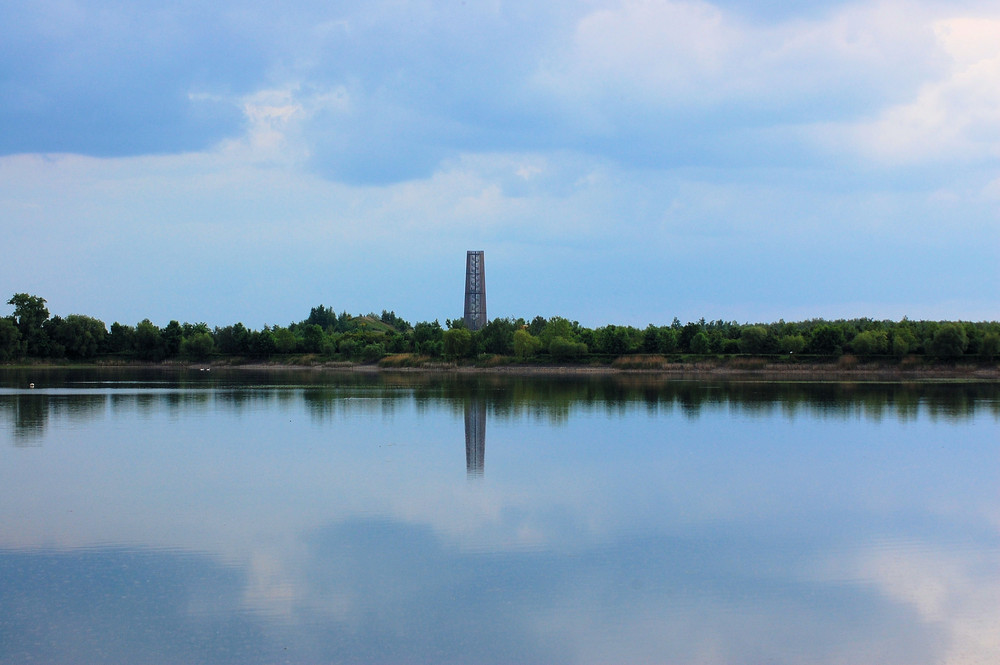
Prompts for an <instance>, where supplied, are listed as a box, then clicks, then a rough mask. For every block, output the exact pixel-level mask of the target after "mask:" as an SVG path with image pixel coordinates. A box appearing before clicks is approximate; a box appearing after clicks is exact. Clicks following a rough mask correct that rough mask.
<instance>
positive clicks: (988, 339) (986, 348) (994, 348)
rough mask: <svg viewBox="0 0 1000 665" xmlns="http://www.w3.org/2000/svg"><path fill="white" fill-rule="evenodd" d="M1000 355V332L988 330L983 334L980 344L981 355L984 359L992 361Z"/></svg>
mask: <svg viewBox="0 0 1000 665" xmlns="http://www.w3.org/2000/svg"><path fill="white" fill-rule="evenodd" d="M997 356H1000V333H996V332H992V331H991V332H988V333H985V334H984V335H983V339H982V342H980V344H979V357H980V358H982V359H983V360H987V361H992V360H995V359H996V357H997Z"/></svg>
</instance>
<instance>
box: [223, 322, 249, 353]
mask: <svg viewBox="0 0 1000 665" xmlns="http://www.w3.org/2000/svg"><path fill="white" fill-rule="evenodd" d="M250 339H251V333H250V331H249V330H247V328H246V326H244V325H243V324H242V323H237V324H234V325H231V326H226V327H224V328H216V329H215V345H216V346H217V347H218V349H219V351H220V352H222V353H224V354H226V355H229V356H245V355H251V353H250Z"/></svg>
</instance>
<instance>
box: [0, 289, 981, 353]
mask: <svg viewBox="0 0 1000 665" xmlns="http://www.w3.org/2000/svg"><path fill="white" fill-rule="evenodd" d="M45 303H46V301H45V299H44V298H41V297H39V296H34V295H29V294H26V293H17V294H15V295H14V296H13V297H11V299H10V300H8V301H7V304H8V305H12V306H13V307H14V312H13V313H12V314H11V315H9V316H7V317H3V318H0V361H7V362H9V361H13V360H19V359H24V358H38V359H67V360H91V359H95V358H100V357H108V358H121V359H136V360H143V361H153V362H158V361H164V360H173V359H183V360H192V361H206V360H210V359H213V358H220V357H229V358H246V359H259V360H266V359H270V358H273V357H281V356H288V355H291V354H309V355H314V356H317V357H320V358H323V359H329V360H348V361H354V362H376V361H379V360H382V359H384V358H386V357H387V356H394V357H397V358H410V359H423V358H426V359H444V360H459V359H475V358H481V357H483V356H503V357H508V358H509V359H511V360H512V361H514V362H545V361H553V362H561V363H567V362H593V361H610V360H612V359H614V358H618V357H621V356H628V355H637V354H655V355H661V356H681V355H696V356H706V355H750V356H796V355H797V356H809V357H817V358H837V357H840V356H843V355H845V354H851V355H854V356H858V357H861V358H892V357H895V358H903V357H907V356H926V357H930V358H936V359H949V360H956V359H962V358H966V359H979V360H982V361H987V362H991V361H994V360H995V359H996V358H997V357H998V356H1000V323H998V322H996V321H989V322H971V321H910V320H909V319H907V318H903V319H902V320H901V321H888V320H882V321H879V320H874V319H864V318H863V319H850V320H836V321H827V320H824V319H810V320H808V321H800V322H791V323H788V322H785V321H778V322H776V323H754V324H750V323H743V324H740V323H737V322H735V321H722V320H719V321H705V320H704V319H701V320H699V321H697V322H689V323H686V324H681V323H680V321H679V320H678V319H676V318H675V319H674V320H673V321H672V322H671V323H670V324H669V325H660V326H657V325H654V324H649V325H648V326H647V327H646V328H636V327H633V326H619V325H606V326H601V327H598V328H587V327H584V326H581V325H580V324H579V323H578V322H577V321H570V320H569V319H566V318H563V317H561V316H553V317H551V318H545V317H542V316H536V317H534V318H533V319H531V320H530V321H529V320H527V319H524V318H516V319H515V318H510V317H507V318H497V319H493V320H492V321H490V322H489V323H487V325H486V326H484V327H483V328H482V329H481V330H478V331H472V330H469V329H467V328H465V326H464V324H463V322H462V320H461V319H458V320H449V319H446V320H445V325H444V326H442V325H441V324H440V323H439V322H438V321H437V320H434V321H422V322H419V323H417V324H415V325H410V323H409V322H408V321H406V320H404V319H402V318H400V317H398V316H397V315H396V313H395V312H391V311H385V310H383V311H382V313H381V314H375V313H374V312H372V313H369V314H367V315H350V314H348V313H347V312H341V313H339V314H338V313H337V312H335V311H334V309H333V308H331V307H326V306H324V305H318V306H317V307H313V308H312V309H311V310H310V312H309V316H308V317H306V318H305V319H303V320H302V321H299V322H297V323H290V324H289V325H287V326H280V325H274V326H268V325H265V326H264V327H263V328H261V329H260V330H254V329H250V328H247V327H246V326H245V325H243V324H242V323H236V324H233V325H228V326H224V327H215V328H209V326H208V325H206V324H205V323H179V322H177V321H170V322H169V323H168V324H167V325H166V326H164V327H160V326H157V325H156V324H154V323H153V322H152V321H150V320H149V319H144V320H142V321H140V322H139V323H137V324H136V325H134V326H132V325H126V324H121V323H118V322H115V323H112V324H111V326H110V328H108V327H107V326H106V325H105V324H104V322H103V321H101V320H99V319H96V318H93V317H90V316H85V315H82V314H70V315H68V316H65V317H61V316H50V314H49V311H48V309H47V307H46V306H45Z"/></svg>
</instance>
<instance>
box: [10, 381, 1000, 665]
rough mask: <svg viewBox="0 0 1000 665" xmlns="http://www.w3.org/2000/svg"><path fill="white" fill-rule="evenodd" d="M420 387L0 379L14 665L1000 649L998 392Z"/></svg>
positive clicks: (743, 657)
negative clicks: (5, 386)
mask: <svg viewBox="0 0 1000 665" xmlns="http://www.w3.org/2000/svg"><path fill="white" fill-rule="evenodd" d="M394 381H395V379H393V380H388V381H386V382H385V383H379V382H374V383H373V382H371V381H369V380H368V379H364V380H359V381H358V382H357V383H355V384H353V385H339V384H322V383H320V384H296V385H289V384H288V383H287V382H283V383H281V384H280V385H277V386H272V387H271V388H268V387H265V386H261V385H248V384H243V385H237V383H236V382H232V383H228V384H225V385H218V384H206V385H200V386H197V385H196V386H193V387H190V386H189V387H184V386H179V387H175V388H173V389H164V388H163V387H162V386H159V387H158V388H156V389H155V390H154V389H143V388H130V389H128V390H116V389H114V388H111V387H104V388H101V389H96V390H92V389H85V390H78V389H73V388H71V387H68V386H64V387H62V388H54V389H53V390H52V391H50V392H45V391H36V392H35V393H34V394H31V395H26V394H25V393H24V392H23V391H22V392H11V391H8V392H7V393H5V394H0V405H2V406H0V436H4V437H5V439H6V440H7V441H8V442H9V443H10V444H12V445H2V446H0V505H2V506H3V508H2V510H0V580H2V581H3V584H0V662H11V663H13V662H25V661H26V660H28V656H31V657H34V658H36V659H39V660H42V661H46V662H55V663H58V662H67V663H68V662H73V663H79V662H135V661H136V660H144V661H146V662H195V661H196V662H206V663H212V662H218V663H228V662H242V663H254V662H276V661H277V662H281V661H282V660H284V659H286V658H287V659H288V660H290V661H292V662H331V661H337V662H398V663H403V662H431V661H432V662H481V663H490V662H524V663H531V662H537V663H543V662H544V663H553V662H572V663H600V662H612V661H614V662H701V663H720V664H721V663H726V664H738V665H739V664H743V663H747V664H750V663H759V662H767V661H785V662H813V663H829V664H831V665H832V664H834V663H840V662H851V663H900V664H903V663H907V664H911V663H912V664H916V665H920V664H921V663H928V664H929V663H951V664H955V665H959V664H963V663H966V662H969V663H971V662H976V660H975V659H977V658H978V659H979V660H980V661H983V660H986V661H990V660H996V659H997V658H995V656H1000V647H998V646H997V643H996V637H995V635H996V634H997V631H996V628H997V625H998V619H997V612H996V611H995V610H994V611H991V610H990V609H989V607H990V602H991V601H992V600H993V599H997V598H998V597H1000V570H998V569H997V567H996V564H995V562H992V563H991V561H992V560H991V558H990V553H995V552H996V551H997V550H998V547H1000V521H998V519H997V516H998V515H1000V507H998V497H997V495H996V490H995V478H996V471H997V465H998V462H1000V460H998V456H997V455H996V440H997V437H996V434H997V422H998V419H997V411H996V404H997V400H996V392H997V388H996V387H994V386H971V387H970V386H953V387H930V388H927V387H925V388H920V387H914V386H911V387H904V386H890V387H887V388H886V387H878V386H849V385H837V384H833V385H823V386H788V387H786V388H785V389H780V388H775V387H774V386H771V385H739V386H723V385H710V384H690V385H688V384H685V385H673V386H662V387H661V388H660V389H659V390H657V389H655V386H652V385H650V384H649V383H643V382H637V383H634V384H633V383H630V382H628V381H625V382H618V383H616V382H604V381H596V382H588V381H584V382H563V381H552V382H546V381H540V382H537V383H532V382H527V381H521V380H514V381H510V382H504V381H485V382H481V383H480V382H472V384H471V385H469V384H467V383H462V382H449V381H441V382H430V383H426V382H421V381H415V382H414V383H413V384H406V383H394ZM102 391H103V392H102ZM22 398H23V399H26V400H28V403H30V404H31V405H32V406H31V407H30V408H28V409H26V415H24V417H23V418H22V417H21V416H20V415H19V414H22V413H25V411H21V408H22V406H23V404H24V403H23V402H19V401H18V400H21V399H22ZM77 398H79V400H77ZM467 413H471V414H472V417H471V418H470V419H468V420H467V419H466V415H467ZM480 416H484V418H483V419H481V421H480V418H479V417H480ZM485 418H488V419H489V420H490V423H489V427H490V447H491V448H490V449H491V453H490V468H489V470H488V471H486V472H485V473H483V474H482V475H481V476H480V475H478V474H477V473H473V475H474V477H475V480H476V482H467V476H468V475H469V474H470V471H471V472H476V471H477V469H478V468H479V467H477V462H476V455H472V456H470V455H469V447H468V439H467V438H466V437H465V434H466V433H467V432H468V430H466V429H465V428H464V427H463V426H464V425H466V424H467V423H468V424H470V425H474V426H475V429H474V430H473V432H474V433H477V432H478V431H479V430H478V427H479V423H480V422H481V423H483V435H484V436H485ZM463 430H464V431H463ZM7 432H10V433H12V435H11V436H10V437H9V438H7V437H6V433H7ZM472 438H473V441H474V443H475V439H476V436H473V437H472ZM25 439H29V440H31V441H32V442H33V443H34V445H33V446H32V447H30V448H26V447H21V443H20V442H22V441H23V440H25ZM463 441H464V442H465V443H466V449H465V450H466V456H465V464H464V465H463V464H462V452H461V451H462V443H463ZM482 441H483V446H485V439H484V438H483V439H482ZM473 452H475V450H473ZM478 459H479V460H482V459H483V456H479V457H478ZM470 460H471V464H470ZM997 606H1000V603H998V604H995V605H994V607H997ZM158 613H159V615H158ZM169 640H173V641H172V642H170V643H169V644H167V641H169ZM144 649H145V650H147V651H148V653H150V654H153V655H154V656H155V658H154V657H150V658H138V657H137V654H139V653H141V652H142V650H144ZM156 658H159V659H160V660H159V661H156Z"/></svg>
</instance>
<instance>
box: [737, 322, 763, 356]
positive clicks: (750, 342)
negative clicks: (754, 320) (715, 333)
mask: <svg viewBox="0 0 1000 665" xmlns="http://www.w3.org/2000/svg"><path fill="white" fill-rule="evenodd" d="M770 342H771V339H770V333H768V332H767V328H765V327H764V326H746V327H744V328H743V329H742V330H741V331H740V338H739V340H738V341H737V343H738V348H739V350H740V353H750V354H761V353H768V352H769V351H770V348H769V346H770Z"/></svg>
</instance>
